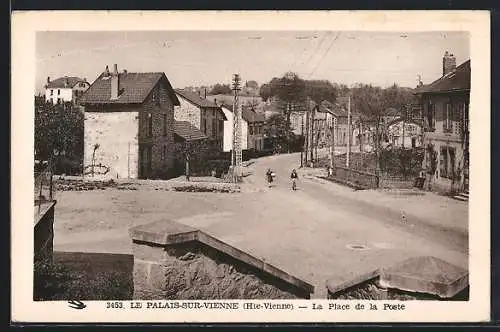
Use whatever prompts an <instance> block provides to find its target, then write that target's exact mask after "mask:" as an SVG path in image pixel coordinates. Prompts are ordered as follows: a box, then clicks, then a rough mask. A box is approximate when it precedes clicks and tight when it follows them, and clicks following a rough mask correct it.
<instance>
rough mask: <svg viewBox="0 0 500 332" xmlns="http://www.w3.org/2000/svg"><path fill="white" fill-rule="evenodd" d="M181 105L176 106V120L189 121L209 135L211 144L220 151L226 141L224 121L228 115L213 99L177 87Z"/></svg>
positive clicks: (176, 91)
mask: <svg viewBox="0 0 500 332" xmlns="http://www.w3.org/2000/svg"><path fill="white" fill-rule="evenodd" d="M175 93H176V95H177V97H178V99H179V105H178V106H177V107H175V111H174V114H175V115H174V118H175V120H176V121H188V122H190V123H191V124H192V125H193V126H195V127H196V128H198V129H199V130H200V131H201V132H202V133H203V134H204V135H205V136H207V137H208V141H209V142H210V145H211V146H212V147H213V148H214V149H216V150H219V151H222V149H223V143H224V121H226V120H227V119H226V116H225V115H224V112H223V111H222V110H221V108H220V107H219V106H218V105H217V104H215V103H214V102H213V101H210V100H208V99H205V98H202V97H201V95H199V94H197V93H195V92H191V91H188V90H181V89H176V90H175Z"/></svg>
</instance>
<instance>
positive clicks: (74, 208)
mask: <svg viewBox="0 0 500 332" xmlns="http://www.w3.org/2000/svg"><path fill="white" fill-rule="evenodd" d="M293 158H295V157H294V156H290V155H288V156H278V157H276V156H273V157H269V158H262V160H259V161H258V162H256V163H254V164H252V166H250V167H252V173H253V175H252V176H251V177H250V179H249V181H248V182H247V185H248V186H252V187H254V189H255V190H253V191H248V192H243V193H233V194H227V193H184V192H168V191H155V190H150V189H147V188H142V189H141V188H139V189H138V190H135V191H128V190H118V189H106V190H100V191H83V192H73V191H67V192H58V193H57V197H56V199H57V200H58V203H57V206H56V221H55V239H54V249H55V250H61V251H84V252H108V253H130V252H131V240H130V238H129V236H128V228H129V227H131V226H134V225H139V224H145V223H149V222H154V221H158V220H165V219H170V220H174V221H176V222H180V223H183V224H187V225H190V226H193V227H197V228H199V229H201V230H204V231H206V232H207V233H209V234H211V235H213V236H216V237H218V238H219V239H220V240H222V241H224V242H227V243H228V244H231V245H234V246H236V247H237V248H239V249H242V250H246V251H248V252H249V253H250V254H252V255H254V256H256V257H259V258H263V259H265V260H266V261H267V262H268V263H270V264H273V265H275V266H277V267H279V268H280V269H283V270H284V271H286V272H288V273H291V274H293V275H295V276H297V277H299V278H302V279H304V280H305V281H307V282H310V283H312V284H313V285H315V287H316V291H315V294H313V298H314V297H316V298H325V297H326V287H325V283H326V280H333V281H334V282H342V281H345V280H346V279H348V278H350V277H353V276H354V275H357V274H359V273H365V272H369V271H370V270H373V269H375V268H380V267H385V266H389V265H393V264H395V263H397V262H399V261H401V260H403V259H406V258H409V257H413V256H424V255H432V256H436V257H438V258H441V259H444V260H446V261H448V262H450V263H453V264H456V265H459V266H462V267H464V268H467V265H468V232H467V225H468V220H467V213H468V209H467V205H466V204H464V203H463V202H452V201H451V199H449V198H443V199H447V200H449V201H437V203H434V205H432V204H431V203H429V202H430V201H435V199H434V197H427V198H422V197H420V196H407V197H403V198H401V197H399V196H395V195H392V196H391V195H390V194H387V193H383V192H365V193H364V194H363V193H360V192H353V191H352V190H347V189H346V188H344V187H341V186H338V185H335V184H325V183H321V182H317V181H313V180H309V179H300V181H299V190H298V191H297V192H292V191H291V189H290V183H289V181H288V180H287V175H288V174H287V173H288V169H289V168H290V167H295V166H294V163H295V162H296V161H295V159H293ZM267 167H273V169H274V170H276V172H277V173H278V180H277V183H275V185H276V186H275V187H274V188H267V186H266V184H265V180H264V174H265V170H266V169H267ZM377 200H378V201H377ZM374 202H375V203H374ZM378 202H379V203H378ZM443 202H444V203H443ZM459 203H460V204H461V205H459ZM394 205H397V208H394ZM427 205H428V206H429V209H425V208H424V207H426V206H427ZM401 209H404V211H405V212H406V213H407V214H408V217H407V218H406V219H405V220H402V219H401V211H400V210H401ZM357 245H361V246H364V248H363V249H362V250H356V249H353V246H354V247H356V246H357Z"/></svg>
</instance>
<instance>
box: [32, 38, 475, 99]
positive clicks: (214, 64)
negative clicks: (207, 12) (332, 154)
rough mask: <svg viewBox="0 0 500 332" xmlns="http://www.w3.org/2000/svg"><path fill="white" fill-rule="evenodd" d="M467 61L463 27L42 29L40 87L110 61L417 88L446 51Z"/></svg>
mask: <svg viewBox="0 0 500 332" xmlns="http://www.w3.org/2000/svg"><path fill="white" fill-rule="evenodd" d="M445 51H450V52H451V53H453V54H454V55H455V56H456V58H457V65H458V64H460V63H462V62H464V61H466V60H467V59H469V35H468V34H467V33H460V32H422V33H414V32H412V33H410V32H409V33H406V32H398V33H392V32H391V33H388V32H354V31H353V32H350V31H341V32H339V31H317V32H311V31H307V32H300V31H298V32H291V31H286V32H276V31H274V32H262V31H259V32H252V31H238V32H229V31H212V32H206V31H203V32H197V31H175V32H173V31H165V32H159V31H152V32H145V31H134V32H124V31H120V32H38V33H37V35H36V70H37V72H36V81H35V84H36V91H42V89H43V85H44V84H45V81H46V79H47V77H49V76H50V77H51V78H52V79H54V78H57V77H61V76H64V75H68V76H79V77H82V78H87V80H89V81H90V82H93V81H94V80H95V79H96V78H97V76H98V75H99V74H100V73H101V72H102V71H103V70H104V68H105V66H106V65H109V67H110V68H112V66H113V64H115V63H116V64H118V67H119V70H122V69H127V70H128V71H129V72H152V71H155V72H156V71H162V72H165V74H166V75H167V77H168V78H169V80H170V81H171V83H172V85H173V86H174V87H176V88H182V87H185V86H189V85H191V86H197V85H210V84H214V83H230V82H231V77H232V74H234V73H240V74H241V76H242V79H243V80H256V81H257V82H258V83H259V84H262V83H265V82H267V81H269V80H270V79H271V78H272V77H274V76H281V75H283V74H284V73H285V72H286V71H289V70H291V71H294V72H296V73H298V74H299V75H300V76H301V77H303V78H309V79H328V80H330V81H332V82H337V83H344V84H348V85H351V84H354V83H357V82H361V83H372V84H376V85H380V86H387V85H390V84H392V83H397V84H400V85H402V86H408V87H414V86H415V85H416V83H417V75H421V77H422V80H423V82H424V83H430V82H431V81H433V80H435V79H436V78H438V77H439V76H440V75H441V71H442V56H443V54H444V52H445Z"/></svg>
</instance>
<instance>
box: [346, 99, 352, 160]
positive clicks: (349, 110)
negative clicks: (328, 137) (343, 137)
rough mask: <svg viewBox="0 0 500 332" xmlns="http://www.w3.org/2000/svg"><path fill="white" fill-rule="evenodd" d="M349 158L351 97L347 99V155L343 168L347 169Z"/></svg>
mask: <svg viewBox="0 0 500 332" xmlns="http://www.w3.org/2000/svg"><path fill="white" fill-rule="evenodd" d="M350 158H351V96H349V97H348V99H347V155H346V159H345V166H346V167H347V168H349V161H350V160H349V159H350Z"/></svg>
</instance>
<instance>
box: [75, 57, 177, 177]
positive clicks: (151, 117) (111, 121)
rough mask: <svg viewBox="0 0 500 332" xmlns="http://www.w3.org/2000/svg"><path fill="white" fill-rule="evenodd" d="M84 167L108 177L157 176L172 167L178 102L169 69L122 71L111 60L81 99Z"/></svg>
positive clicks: (90, 173) (90, 171) (87, 171)
mask: <svg viewBox="0 0 500 332" xmlns="http://www.w3.org/2000/svg"><path fill="white" fill-rule="evenodd" d="M81 103H82V106H83V107H84V112H85V120H84V126H85V129H84V135H85V136H84V144H85V146H84V173H85V175H86V176H98V177H104V178H133V179H137V178H140V179H144V178H156V177H165V176H166V175H167V174H168V173H169V172H170V171H172V167H173V161H174V154H175V151H174V126H173V122H174V106H176V105H179V100H178V99H177V96H176V94H175V92H174V90H173V89H172V86H171V84H170V82H169V80H168V78H167V77H166V76H165V73H162V72H155V73H129V72H127V71H126V70H124V71H123V72H121V73H119V72H118V67H117V65H116V64H115V65H114V71H113V72H110V71H109V69H108V66H106V69H105V71H104V72H103V73H101V74H100V75H99V77H98V78H97V79H96V80H95V82H94V83H92V85H91V86H90V87H89V89H88V90H87V91H86V93H85V94H84V95H83V97H82V100H81Z"/></svg>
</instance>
